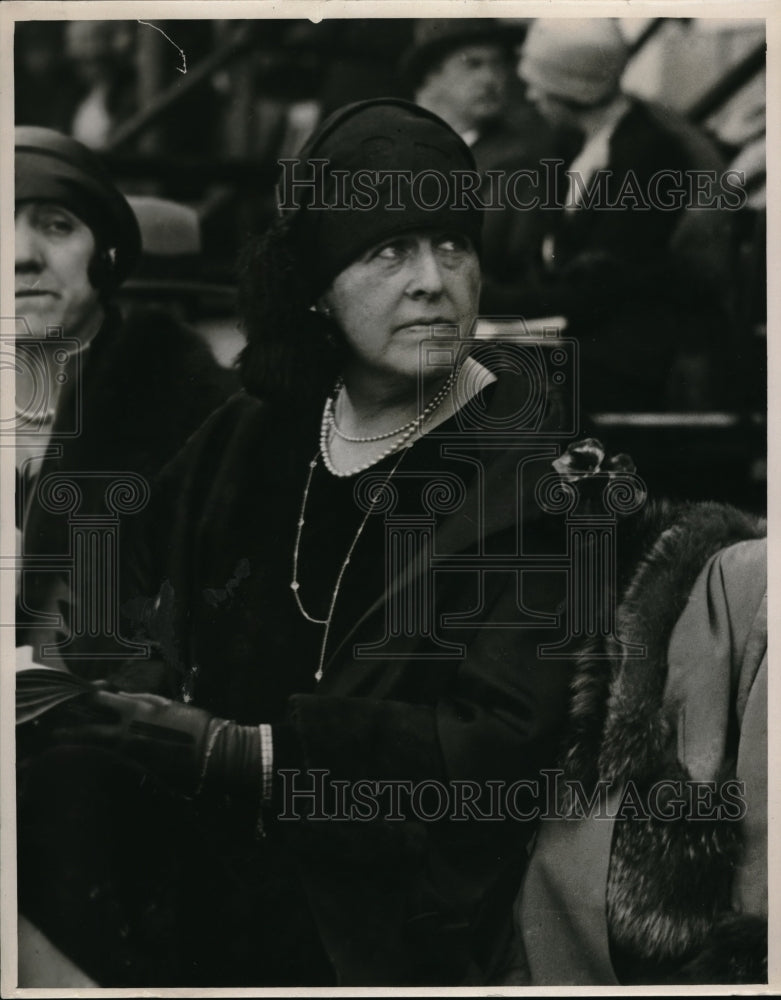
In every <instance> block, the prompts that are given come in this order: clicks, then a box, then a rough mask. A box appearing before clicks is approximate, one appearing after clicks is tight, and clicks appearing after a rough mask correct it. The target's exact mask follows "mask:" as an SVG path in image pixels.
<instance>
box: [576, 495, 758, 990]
mask: <svg viewBox="0 0 781 1000" xmlns="http://www.w3.org/2000/svg"><path fill="white" fill-rule="evenodd" d="M764 533H765V524H764V522H763V521H761V520H760V519H758V518H755V517H752V516H751V515H748V514H744V513H741V512H740V511H738V510H736V509H734V508H732V507H728V506H725V505H721V504H715V503H704V504H693V505H688V506H685V507H672V506H670V505H664V504H663V505H660V506H655V507H653V508H651V509H650V510H649V511H648V512H647V513H646V514H645V515H644V517H643V519H642V520H641V522H640V523H639V525H637V526H636V527H635V531H634V537H633V538H630V539H628V551H629V552H631V553H632V557H631V559H629V560H628V561H627V560H621V557H622V556H624V555H625V554H626V553H627V547H626V540H625V547H623V548H621V549H620V551H619V558H620V560H621V561H622V565H623V567H624V572H625V582H624V584H623V585H622V586H620V590H619V595H618V610H617V615H616V621H617V628H616V632H617V634H618V635H619V636H621V638H622V639H624V640H625V641H628V642H632V643H640V644H642V645H644V646H645V647H646V652H647V655H646V657H645V658H643V659H629V658H622V657H621V656H620V651H618V650H617V649H616V648H615V644H612V645H611V643H605V642H600V641H594V642H592V643H591V645H590V646H589V647H588V648H585V649H584V651H583V654H582V656H581V658H580V660H579V662H578V664H577V668H576V672H575V677H574V681H573V687H572V701H571V709H570V727H569V739H568V742H567V746H566V749H565V753H564V770H565V775H566V777H567V778H568V779H574V780H579V781H581V782H583V784H584V785H585V787H586V788H593V787H594V784H595V782H596V781H597V780H604V781H608V782H610V783H611V786H612V787H614V788H615V787H616V786H621V785H623V784H624V783H625V782H626V781H627V780H628V779H630V778H631V779H632V781H633V782H634V784H635V786H636V787H637V788H638V789H639V790H640V791H641V792H642V790H643V789H644V788H647V787H648V786H649V785H650V784H652V783H653V782H654V781H657V780H661V779H672V780H681V781H683V782H685V781H687V779H688V778H689V775H688V772H686V770H685V769H684V768H683V767H682V766H681V765H680V764H679V763H678V760H677V756H676V731H675V713H674V710H673V709H672V707H671V706H667V705H665V703H664V700H663V693H664V688H665V680H666V677H667V648H668V644H669V640H670V635H671V633H672V630H673V627H674V625H675V623H676V621H677V620H678V618H679V616H680V614H681V612H682V611H683V609H684V607H685V605H686V601H687V599H688V595H689V592H690V591H691V588H692V586H693V584H694V582H695V580H696V578H697V576H698V575H699V573H700V571H701V569H702V568H703V566H704V565H705V563H706V562H707V560H708V559H709V558H710V557H711V556H712V555H714V554H715V553H716V552H718V551H719V550H720V549H722V548H724V547H726V546H728V545H731V544H733V543H735V542H738V541H742V540H744V539H749V538H760V537H762V536H763V535H764ZM633 549H634V551H633ZM606 654H608V656H610V655H611V654H612V658H610V659H605V655H606ZM567 806H568V808H570V809H571V808H572V804H571V803H568V804H567ZM740 849H741V833H740V824H738V823H734V822H733V823H727V822H719V821H718V820H713V821H710V820H708V821H698V822H691V821H689V820H687V819H685V818H684V819H681V820H676V821H669V820H668V821H664V822H663V821H660V820H655V819H652V818H631V819H625V820H623V821H620V820H617V821H616V825H615V831H614V835H613V843H612V850H611V858H610V869H609V874H608V885H607V911H608V927H609V937H610V947H611V958H612V961H613V963H614V966H615V967H616V971H617V974H618V976H619V978H620V979H621V980H622V981H624V982H627V981H628V982H643V981H646V982H659V981H660V976H663V975H664V974H665V970H669V969H671V968H675V967H677V966H680V963H681V962H684V961H687V960H690V959H693V960H694V961H695V963H696V962H697V961H700V964H702V961H701V959H700V958H697V956H698V955H701V953H702V951H703V948H705V949H706V950H707V947H708V945H707V942H708V941H709V940H710V939H712V938H713V937H714V935H716V936H718V928H719V927H720V926H721V924H722V922H723V921H724V920H733V922H734V915H733V914H731V912H730V893H731V884H732V877H733V873H734V869H735V866H736V865H737V864H739V861H740ZM747 919H750V918H747ZM754 923H755V924H756V923H757V921H756V920H755V921H754ZM759 923H761V922H759ZM748 936H749V938H750V939H751V944H750V947H749V949H748V951H747V954H746V956H744V958H745V961H743V959H740V958H739V959H736V961H737V963H738V965H739V966H741V970H742V971H741V972H740V975H741V977H742V978H740V979H739V980H737V981H744V982H746V981H748V982H753V981H759V979H756V978H754V977H755V976H757V975H759V976H760V978H761V971H758V970H761V968H762V961H763V957H762V956H763V954H764V953H765V952H764V951H763V949H764V944H763V941H764V938H763V932H762V929H761V927H759V926H758V924H757V927H756V928H754V930H753V931H752V932H751V933H749V935H748ZM765 950H766V949H765ZM733 958H734V955H733ZM741 963H742V964H741ZM706 965H707V963H706ZM698 974H701V975H705V976H706V978H705V979H703V980H702V981H703V982H716V981H719V980H718V978H713V979H710V978H707V976H708V973H707V972H700V973H698ZM713 975H714V976H717V975H718V974H717V973H715V972H714V973H713Z"/></svg>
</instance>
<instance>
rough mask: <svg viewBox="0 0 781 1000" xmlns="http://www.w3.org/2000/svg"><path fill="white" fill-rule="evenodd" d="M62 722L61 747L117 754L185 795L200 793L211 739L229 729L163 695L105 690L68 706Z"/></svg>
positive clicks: (55, 736)
mask: <svg viewBox="0 0 781 1000" xmlns="http://www.w3.org/2000/svg"><path fill="white" fill-rule="evenodd" d="M62 722H63V723H64V724H63V725H61V726H60V727H59V728H58V729H56V730H55V731H54V732H53V733H52V738H53V739H54V740H55V741H56V742H58V743H67V744H71V745H80V746H85V745H86V746H98V747H102V748H104V749H107V750H113V751H115V752H116V753H118V754H122V755H123V756H125V757H129V758H131V759H132V760H135V761H137V762H138V763H139V764H141V765H142V766H143V767H145V768H146V769H147V770H149V771H150V772H152V773H153V774H155V775H157V777H159V778H160V779H161V780H162V781H164V782H165V783H166V784H168V785H169V786H170V787H172V788H175V789H177V790H179V791H181V792H182V793H183V794H185V795H195V794H196V793H197V792H198V791H199V790H200V786H201V784H202V782H203V777H204V772H205V770H206V764H207V749H208V747H209V742H210V734H216V732H217V728H218V727H219V728H220V729H221V728H224V726H225V725H226V723H225V722H224V720H220V719H216V718H215V717H214V716H213V715H210V714H209V713H208V712H205V711H204V710H203V709H200V708H195V707H194V706H192V705H184V704H182V703H181V702H177V701H170V700H169V699H168V698H161V697H160V696H158V695H152V694H124V693H120V692H112V691H107V690H103V689H100V688H96V690H95V691H94V693H92V694H90V695H89V697H87V698H81V699H78V701H76V702H73V703H71V704H70V705H68V706H67V709H66V710H65V711H64V712H63V719H62Z"/></svg>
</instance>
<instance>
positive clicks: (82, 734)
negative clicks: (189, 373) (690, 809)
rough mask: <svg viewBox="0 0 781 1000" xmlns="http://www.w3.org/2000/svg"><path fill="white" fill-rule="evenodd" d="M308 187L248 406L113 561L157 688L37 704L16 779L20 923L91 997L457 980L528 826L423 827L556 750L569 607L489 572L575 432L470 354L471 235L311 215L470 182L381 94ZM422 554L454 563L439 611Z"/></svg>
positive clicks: (422, 127) (407, 111) (136, 671)
mask: <svg viewBox="0 0 781 1000" xmlns="http://www.w3.org/2000/svg"><path fill="white" fill-rule="evenodd" d="M323 159H324V160H326V161H327V163H328V168H327V169H326V171H325V172H324V174H323V175H322V178H321V181H316V182H314V181H313V182H312V183H311V184H308V183H306V182H305V183H304V187H303V189H302V188H301V186H300V185H299V187H298V188H297V196H296V198H295V199H294V201H293V202H292V203H291V201H290V198H289V196H290V189H289V187H288V188H287V189H286V187H285V181H284V177H283V179H282V181H281V182H280V205H281V211H282V214H281V216H280V218H279V220H278V221H277V222H276V223H275V224H274V225H273V226H272V227H271V229H270V230H269V231H268V232H267V233H266V234H265V235H264V236H262V237H261V238H260V239H259V240H257V241H256V242H254V243H253V244H252V246H251V248H250V249H249V250H248V253H247V256H246V259H245V271H244V281H243V305H242V313H243V317H244V321H245V325H246V331H247V335H248V345H247V348H246V350H245V351H244V353H243V354H242V358H241V362H240V371H241V377H242V381H243V385H244V388H245V392H243V393H241V394H237V395H236V396H235V397H234V398H233V399H232V400H231V401H230V402H229V403H228V404H227V405H226V406H225V407H223V408H221V410H219V411H217V412H216V413H215V414H213V415H212V417H211V418H210V419H209V420H208V421H207V422H206V423H205V424H204V425H203V426H202V427H201V428H200V429H199V431H198V432H197V433H196V434H195V435H193V437H192V438H191V439H190V441H189V442H188V444H187V446H186V447H185V448H184V449H183V450H182V451H181V452H180V453H179V455H178V456H177V457H176V458H175V459H174V461H173V462H172V463H170V464H169V466H168V467H167V468H166V470H164V471H163V473H162V474H161V476H160V479H159V481H158V488H157V490H156V492H155V495H154V496H153V499H152V502H151V504H150V507H149V508H148V511H147V512H145V514H144V524H143V526H142V530H141V531H140V533H139V538H138V539H137V540H136V542H135V544H134V545H133V546H132V550H131V553H130V556H129V559H130V562H128V563H126V565H127V566H128V568H131V562H132V568H133V569H134V572H133V573H131V574H129V576H130V579H128V580H127V581H126V584H125V587H124V589H123V602H122V605H123V607H124V608H125V609H126V611H127V613H129V614H130V613H133V614H134V615H135V618H134V622H133V625H134V626H135V627H134V628H133V629H132V634H134V635H135V634H136V630H138V631H140V632H142V634H144V635H146V636H148V638H149V641H150V642H152V644H153V659H152V660H151V661H149V662H148V663H141V664H140V665H138V666H137V665H135V663H134V662H133V661H131V662H129V663H128V664H127V665H126V666H125V667H123V668H122V669H120V670H117V671H115V672H114V673H113V674H112V675H111V677H110V678H109V682H110V684H111V685H112V686H113V688H114V690H107V689H106V688H105V687H104V688H103V689H101V690H96V691H95V692H93V693H91V694H90V695H89V696H88V697H86V698H82V699H81V702H80V707H74V708H73V713H74V714H72V715H68V714H67V710H65V709H63V711H65V712H66V717H65V718H64V719H62V718H61V719H60V721H59V722H58V723H57V726H58V727H59V729H60V732H59V735H57V733H56V732H55V737H54V738H55V739H58V740H59V741H60V742H64V743H66V744H67V745H66V746H62V747H60V748H59V749H56V748H55V749H49V750H48V751H46V752H45V753H43V754H42V755H41V756H39V757H37V758H36V760H34V761H32V762H31V763H30V766H28V768H27V770H26V772H25V774H24V777H23V780H22V781H21V782H20V789H21V791H20V802H21V803H22V805H21V806H20V810H19V815H20V819H19V823H18V828H19V831H20V841H19V842H20V851H21V854H20V860H19V885H20V899H21V905H22V908H23V912H24V913H25V914H26V916H27V917H28V918H29V919H31V920H33V921H34V923H35V924H36V925H37V926H38V927H39V928H40V929H41V931H42V932H43V933H44V934H45V935H47V936H48V937H49V938H50V939H51V940H52V941H53V943H54V944H55V945H56V946H57V947H58V948H60V949H61V950H62V951H63V952H64V953H65V954H67V955H68V956H69V957H70V958H71V960H73V961H75V962H76V963H77V965H78V966H79V967H80V968H82V969H83V970H84V971H85V972H86V973H87V974H88V975H89V976H91V977H92V978H93V979H94V980H95V981H97V982H99V983H100V984H101V985H104V986H125V985H127V986H144V985H149V984H151V983H154V984H155V985H158V986H162V985H172V986H173V985H177V986H192V985H198V986H215V985H220V986H284V985H287V986H302V985H303V986H305V985H319V986H324V985H335V984H338V985H343V986H344V985H394V984H421V985H425V984H429V985H435V984H451V983H453V984H455V983H459V982H469V981H472V982H477V981H480V980H481V979H482V978H483V977H484V976H485V975H486V969H487V968H488V966H489V964H490V962H491V956H492V954H493V952H494V951H495V949H496V947H497V945H498V942H499V940H500V939H501V938H502V933H503V928H504V927H505V925H506V924H507V921H508V919H509V906H510V901H511V898H512V895H513V892H514V887H515V886H516V885H517V880H518V877H519V874H520V871H521V869H522V867H523V864H524V861H525V857H526V845H527V843H528V839H529V836H530V835H531V829H532V827H531V825H530V824H529V823H523V822H517V821H511V820H510V819H509V817H507V816H505V818H504V819H501V818H500V819H498V820H497V821H496V822H480V821H479V820H478V819H477V818H476V817H475V813H474V810H473V809H472V808H471V806H467V807H466V808H465V811H464V816H463V818H461V817H460V816H459V815H456V817H455V818H454V819H453V820H451V819H450V818H449V814H450V812H451V811H452V810H451V809H450V808H448V809H447V815H445V814H444V813H440V814H439V815H437V812H438V811H439V808H440V807H439V806H437V804H436V801H434V800H435V799H436V798H437V796H438V795H439V794H445V795H448V796H449V795H450V794H451V792H450V788H451V784H452V787H454V788H456V787H460V786H459V783H460V785H463V784H464V783H466V784H467V785H468V786H469V790H468V791H467V792H466V793H465V794H467V795H468V796H469V795H470V794H471V793H474V794H475V795H477V796H478V799H480V801H481V802H482V809H483V810H485V809H486V808H489V806H488V804H487V803H486V802H484V801H482V796H483V790H484V782H485V781H486V780H488V779H495V780H496V781H498V782H499V783H500V784H501V783H502V782H503V781H505V780H507V781H509V780H517V779H523V778H524V777H525V778H529V779H533V778H534V776H536V775H537V774H538V772H539V769H540V768H542V767H545V766H546V763H547V762H549V761H550V760H552V759H553V755H554V752H555V746H556V742H557V738H558V731H559V725H560V721H561V719H562V713H563V711H564V706H565V702H566V688H567V678H568V674H569V665H568V663H567V662H566V661H559V660H556V659H547V660H545V662H544V663H538V661H537V654H536V649H537V646H538V644H539V642H540V641H543V640H544V641H548V640H551V639H552V633H551V632H550V630H546V631H544V632H540V630H539V629H537V628H536V627H534V624H535V623H536V622H538V621H539V620H540V619H542V620H543V621H544V622H547V621H548V618H547V616H549V615H551V614H555V609H557V608H558V607H559V605H560V602H561V600H562V597H563V593H564V585H563V580H562V579H561V575H560V574H557V573H547V572H545V571H544V570H542V569H540V567H539V566H538V567H537V569H536V570H535V571H534V572H533V573H532V575H533V576H534V578H535V585H534V587H533V588H532V587H527V586H526V583H524V587H523V590H524V593H523V597H522V599H521V598H520V597H519V592H518V586H519V581H518V580H517V579H516V577H515V575H514V574H513V573H512V572H511V573H509V574H508V573H507V572H506V553H508V552H510V551H516V549H515V546H517V545H518V544H519V536H520V537H522V538H523V541H522V542H521V543H520V544H522V545H523V547H524V551H530V552H535V553H538V554H544V553H545V552H552V551H557V552H560V551H561V547H562V545H563V544H564V539H563V536H562V531H563V524H562V521H561V519H560V518H559V517H557V516H554V515H553V514H546V513H544V511H543V510H542V509H541V508H540V507H539V505H538V503H537V502H536V500H535V484H536V483H537V482H538V481H539V480H540V478H541V477H544V476H546V475H549V474H552V473H553V469H552V466H551V460H552V458H553V457H554V455H555V454H556V453H557V448H556V446H555V443H556V442H558V441H564V440H567V439H568V435H571V433H572V431H571V430H570V429H568V428H569V424H568V420H569V419H570V417H569V415H568V413H567V411H568V407H567V405H566V403H565V402H564V400H563V399H562V398H561V397H560V395H559V393H558V391H556V390H553V389H550V390H549V389H548V388H547V386H546V384H545V381H544V379H543V380H542V381H541V380H540V375H539V373H540V371H541V369H540V358H539V357H538V354H539V351H540V350H541V348H540V347H539V345H536V346H535V345H525V346H523V345H516V347H515V348H510V347H508V348H507V349H506V350H507V353H505V352H504V351H503V350H501V349H500V348H499V347H498V346H497V345H496V344H494V343H490V342H482V343H480V342H474V341H472V340H471V339H470V335H471V332H472V327H473V324H474V320H475V318H476V314H477V307H478V299H479V291H480V266H479V253H480V236H481V233H480V229H481V221H482V212H481V211H480V209H479V208H477V207H475V206H472V207H468V208H467V209H466V210H464V211H459V210H457V209H455V210H454V209H453V208H451V207H450V205H449V204H444V205H442V206H441V207H440V208H439V209H437V210H431V209H426V208H424V207H422V206H420V205H418V204H417V203H416V202H414V201H405V210H404V211H403V212H398V211H397V212H394V211H388V210H386V209H385V207H384V201H385V199H386V197H387V196H388V195H389V194H390V187H389V184H388V183H386V181H388V180H389V179H390V178H389V177H384V179H382V180H380V181H379V182H378V184H379V195H380V197H379V203H378V204H377V205H376V206H375V207H374V208H373V209H372V208H369V209H368V210H360V209H359V208H356V209H353V210H349V208H348V210H344V208H343V207H342V208H339V207H336V208H333V209H332V208H328V207H326V208H325V209H324V208H323V207H322V206H323V204H325V205H326V206H328V205H331V204H334V201H333V199H334V197H335V196H336V193H337V192H338V190H339V189H338V187H336V185H337V182H339V183H342V184H343V183H346V184H347V188H346V194H347V196H348V197H350V196H351V195H352V194H355V195H356V196H357V195H358V194H359V190H358V187H357V182H356V187H355V189H354V190H353V188H352V187H351V184H350V179H351V178H353V177H356V176H357V173H356V172H357V171H359V170H363V169H371V170H377V171H385V170H387V171H395V170H409V171H411V172H413V174H414V173H417V172H420V171H424V170H426V171H428V170H430V169H432V168H434V169H436V170H438V171H439V172H440V174H441V175H443V176H445V177H452V175H453V174H454V172H455V171H462V170H471V171H474V169H475V168H474V161H473V158H472V156H471V153H470V151H469V149H468V147H467V146H466V144H465V143H464V142H463V141H462V139H461V138H460V137H459V136H458V135H457V134H456V133H455V132H454V131H453V130H452V129H451V128H450V127H449V126H448V125H447V124H446V123H445V122H444V121H442V120H441V119H440V118H438V117H437V116H436V115H434V114H432V113H430V112H428V111H426V110H425V109H422V108H420V107H418V106H416V105H414V104H410V103H407V102H405V101H401V100H394V99H377V100H370V101H367V102H362V103H358V104H354V105H350V106H348V107H346V108H344V109H342V110H340V111H337V112H335V113H334V114H333V115H332V116H331V117H330V118H329V119H327V120H326V121H324V122H323V124H322V125H321V126H320V128H319V129H318V130H317V132H316V133H315V134H314V136H313V137H312V138H311V139H310V140H309V142H308V143H307V145H306V147H305V148H304V149H303V150H302V152H301V154H300V163H298V168H297V169H299V170H300V176H299V175H298V174H297V176H298V177H299V179H300V178H306V177H311V176H312V175H311V165H312V161H322V160H323ZM345 177H346V178H347V181H345V180H344V178H345ZM427 343H430V344H431V349H430V350H426V344H427ZM543 367H544V366H543ZM535 441H541V442H543V446H542V447H541V448H538V449H537V450H536V451H535V448H534V444H533V442H535ZM451 453H452V454H451ZM521 468H522V469H523V476H522V477H520V471H519V470H520V469H521ZM519 477H520V479H519ZM519 482H520V489H521V492H522V496H519V495H518V489H519ZM373 512H374V513H375V516H372V515H373ZM385 515H387V518H388V520H387V523H386V516H385ZM396 529H398V530H399V531H401V535H400V536H398V544H400V545H401V549H399V548H398V544H397V542H393V541H392V539H390V536H388V537H387V538H386V531H391V530H394V531H395V530H396ZM394 537H396V536H394ZM394 553H396V554H394ZM427 553H431V554H433V553H436V556H437V558H443V559H445V560H446V561H447V560H448V558H449V559H450V560H451V561H452V562H453V563H454V565H453V567H452V570H451V569H448V565H447V564H443V565H441V566H440V567H439V568H438V570H437V575H436V587H435V589H433V590H430V589H429V588H430V586H431V584H432V579H431V575H430V572H431V570H430V567H429V566H428V564H427V558H428V556H427ZM485 553H492V554H494V555H495V556H496V558H497V559H498V560H499V562H500V563H501V567H504V568H500V570H499V571H497V572H493V573H491V572H486V573H485V575H483V572H482V571H483V569H486V568H487V566H486V565H484V563H483V562H481V558H486V559H487V558H488V556H487V555H483V556H481V554H485ZM475 558H476V559H477V561H476V563H470V562H469V561H470V560H474V559H475ZM399 560H401V561H399ZM410 560H411V561H410ZM464 560H466V562H467V563H468V564H469V565H472V567H473V568H472V571H471V572H465V571H464ZM535 566H537V564H536V563H535ZM519 600H520V604H519ZM399 615H401V619H400V620H399V619H398V616H399ZM525 615H526V616H528V617H529V621H527V625H529V627H521V628H519V627H518V624H519V622H522V621H524V616H525ZM444 616H448V617H444ZM151 664H157V668H156V674H155V676H156V677H157V683H155V684H154V685H150V680H149V678H150V677H151V676H152V673H153V670H152V667H151ZM158 668H159V669H158ZM77 701H79V699H77ZM73 705H74V706H76V702H74V703H73ZM23 728H24V727H20V732H21V730H22V729H23ZM123 734H124V735H123ZM324 779H327V780H324ZM321 780H324V783H323V784H322V787H320V786H317V787H314V786H313V785H312V782H313V781H314V782H315V783H317V782H320V781H321ZM356 782H357V783H358V784H356ZM399 783H401V786H402V787H401V793H402V800H400V802H399V804H398V805H394V804H393V802H392V801H391V800H390V799H388V795H389V794H392V787H396V786H397V785H399ZM413 784H414V787H415V788H418V789H419V791H418V793H414V791H413V794H414V796H415V797H413V798H412V800H410V799H409V797H407V798H405V797H404V796H405V794H406V793H405V792H404V787H409V788H410V789H413ZM421 785H422V789H421V788H420V786H421ZM313 787H314V791H312V789H313ZM338 788H341V789H342V792H339V791H338ZM361 789H362V790H363V794H364V797H365V796H366V795H367V794H368V796H369V801H368V804H367V803H366V802H364V804H363V805H361V803H360V801H359V800H358V798H356V797H354V792H356V791H357V793H358V794H360V792H361ZM373 789H375V790H376V795H377V801H376V809H374V807H373V806H372V803H371V796H372V794H373V791H372V790H373ZM426 789H427V790H428V791H427V793H426V794H430V795H431V796H432V801H431V802H429V801H428V800H427V799H426V798H425V795H422V791H423V790H426ZM340 794H344V795H346V796H347V799H346V803H347V804H346V805H345V806H344V807H342V806H340V804H339V795H340ZM454 794H456V793H454ZM516 795H517V798H516V799H515V801H516V802H517V805H518V809H519V810H522V811H523V810H525V809H526V808H527V807H531V801H527V799H526V791H525V788H520V789H518V790H517V792H516ZM334 796H336V798H335V797H334ZM63 797H64V798H65V799H66V800H67V801H68V803H69V807H68V810H67V817H71V818H73V820H74V824H75V827H76V828H77V831H78V833H75V832H74V830H73V829H71V828H70V826H69V824H68V821H67V819H64V820H63V822H61V823H60V824H59V825H58V829H57V838H58V849H57V850H56V851H53V850H51V849H50V845H49V843H48V841H49V840H50V838H51V829H50V827H47V825H46V823H45V822H44V821H43V817H44V816H45V815H48V813H49V811H50V810H52V809H54V810H58V806H57V803H58V802H59V800H60V799H61V798H63ZM532 797H533V796H532ZM424 799H425V801H424ZM40 803H44V804H45V805H40ZM36 804H39V805H36ZM455 808H456V813H458V810H459V807H458V806H457V805H456V807H455ZM345 809H346V810H347V812H344V810H345ZM393 810H395V813H394V812H393ZM284 812H287V815H288V819H287V820H284V819H282V818H279V817H280V814H282V813H284ZM95 813H97V815H95ZM394 815H395V816H396V817H397V818H394ZM85 817H89V818H85ZM259 823H260V824H261V825H262V830H263V834H262V835H260V836H259V835H258V828H259ZM63 859H65V862H63ZM63 864H65V868H66V870H67V873H68V878H67V879H66V885H65V888H64V889H63V890H62V891H60V888H59V887H61V886H63V881H62V879H63ZM94 885H97V886H99V887H100V888H99V891H97V892H90V891H89V888H88V887H89V886H94Z"/></svg>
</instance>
